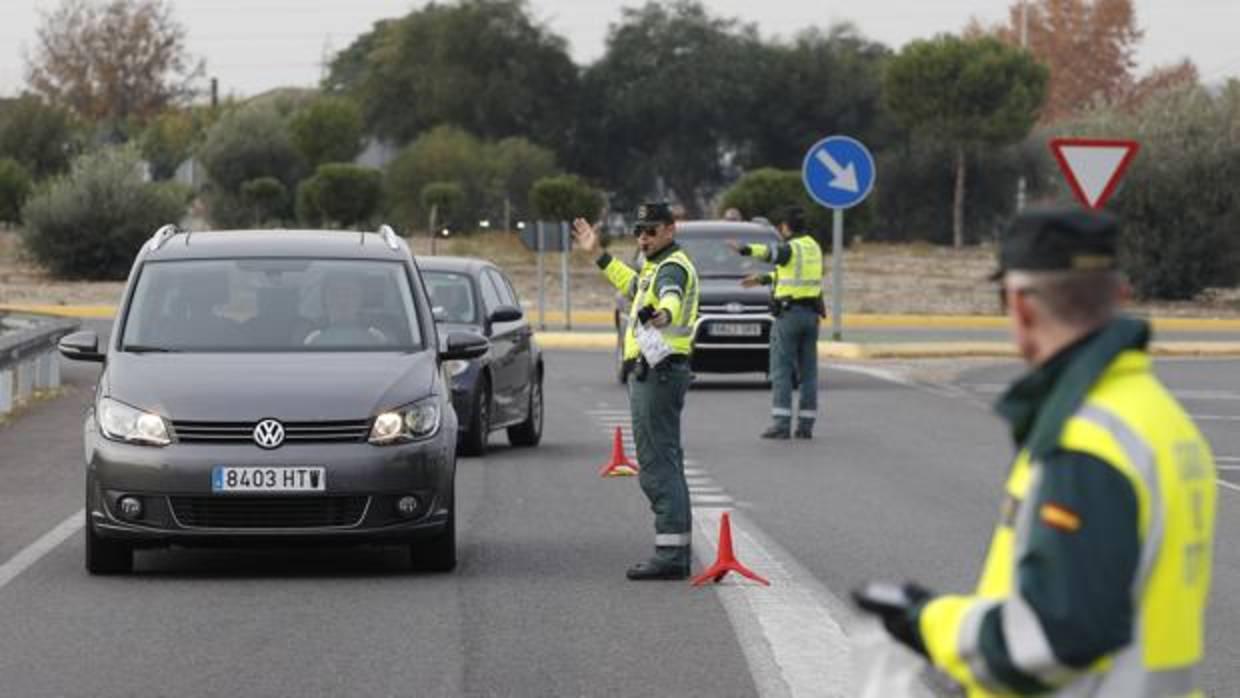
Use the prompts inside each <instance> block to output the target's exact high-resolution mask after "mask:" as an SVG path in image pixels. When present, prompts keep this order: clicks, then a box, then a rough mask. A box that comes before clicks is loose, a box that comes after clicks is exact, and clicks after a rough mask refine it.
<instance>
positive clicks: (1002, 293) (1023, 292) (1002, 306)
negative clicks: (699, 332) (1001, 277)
mask: <svg viewBox="0 0 1240 698" xmlns="http://www.w3.org/2000/svg"><path fill="white" fill-rule="evenodd" d="M1008 291H1011V292H1012V293H1015V294H1016V295H1018V296H1036V295H1037V291H1036V290H1035V289H1032V288H1008V287H1006V286H1004V285H1003V284H999V311H1000V312H1004V313H1006V312H1007V309H1008V301H1007V298H1008V297H1007V294H1008Z"/></svg>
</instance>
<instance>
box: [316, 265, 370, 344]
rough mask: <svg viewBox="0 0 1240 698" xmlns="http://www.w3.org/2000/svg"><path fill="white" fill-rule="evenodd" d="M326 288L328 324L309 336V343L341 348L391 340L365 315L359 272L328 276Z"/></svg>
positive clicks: (325, 321)
mask: <svg viewBox="0 0 1240 698" xmlns="http://www.w3.org/2000/svg"><path fill="white" fill-rule="evenodd" d="M322 291H323V315H324V326H323V327H321V328H319V329H317V330H314V331H312V332H311V333H310V334H308V335H306V339H305V342H304V343H305V344H307V345H314V346H334V347H341V346H374V345H376V344H386V343H387V341H388V340H387V336H386V335H384V334H383V333H382V332H380V331H379V330H378V329H376V328H374V327H372V326H370V325H369V324H368V323H367V322H366V320H365V319H364V318H363V317H362V312H361V311H362V284H361V281H360V279H358V278H357V276H356V275H353V274H332V275H328V276H326V277H325V278H324V279H323V289H322Z"/></svg>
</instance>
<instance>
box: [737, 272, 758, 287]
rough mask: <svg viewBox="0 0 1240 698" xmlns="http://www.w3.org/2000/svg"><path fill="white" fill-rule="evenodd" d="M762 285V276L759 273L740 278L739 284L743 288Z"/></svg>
mask: <svg viewBox="0 0 1240 698" xmlns="http://www.w3.org/2000/svg"><path fill="white" fill-rule="evenodd" d="M761 285H762V276H761V275H760V274H750V275H748V276H746V277H745V278H743V279H741V286H744V287H745V288H754V287H756V286H761Z"/></svg>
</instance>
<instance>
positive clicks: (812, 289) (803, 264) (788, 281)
mask: <svg viewBox="0 0 1240 698" xmlns="http://www.w3.org/2000/svg"><path fill="white" fill-rule="evenodd" d="M788 246H789V247H791V248H792V257H791V258H790V259H789V260H788V261H787V262H785V263H784V264H782V265H780V266H779V267H777V268H776V274H775V291H774V293H775V297H776V298H816V297H818V296H819V295H821V294H822V275H823V270H822V249H821V248H820V247H819V246H818V243H817V242H814V240H812V239H811V238H809V237H807V236H801V237H796V238H793V239H791V240H789V241H788Z"/></svg>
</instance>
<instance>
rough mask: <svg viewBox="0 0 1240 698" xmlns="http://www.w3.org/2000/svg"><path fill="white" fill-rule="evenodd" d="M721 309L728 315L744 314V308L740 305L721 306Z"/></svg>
mask: <svg viewBox="0 0 1240 698" xmlns="http://www.w3.org/2000/svg"><path fill="white" fill-rule="evenodd" d="M723 309H724V310H726V311H728V314H730V315H740V314H741V313H743V312H745V306H743V305H741V304H740V303H728V304H727V305H725V306H723Z"/></svg>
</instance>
